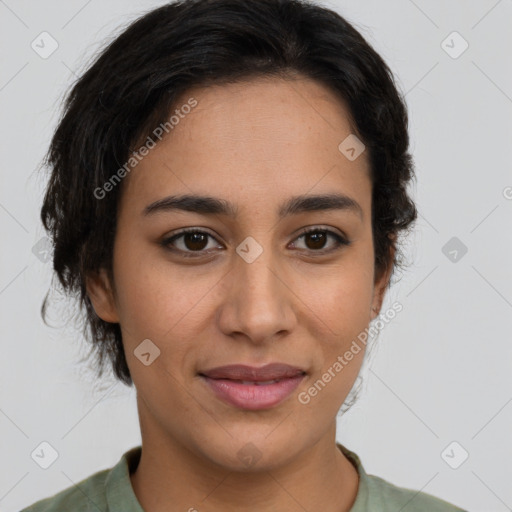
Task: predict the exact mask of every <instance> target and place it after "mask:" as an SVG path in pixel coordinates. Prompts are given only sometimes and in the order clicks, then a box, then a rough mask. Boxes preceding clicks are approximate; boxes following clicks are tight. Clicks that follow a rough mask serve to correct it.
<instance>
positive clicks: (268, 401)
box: [201, 375, 305, 411]
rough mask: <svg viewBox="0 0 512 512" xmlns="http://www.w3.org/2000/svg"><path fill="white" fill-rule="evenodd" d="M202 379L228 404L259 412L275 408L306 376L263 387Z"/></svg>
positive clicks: (225, 380) (224, 380) (230, 381)
mask: <svg viewBox="0 0 512 512" xmlns="http://www.w3.org/2000/svg"><path fill="white" fill-rule="evenodd" d="M201 377H202V379H203V380H204V381H205V382H206V383H207V384H208V386H209V387H210V389H212V390H213V392H214V393H215V394H216V395H217V396H218V397H219V398H221V399H222V400H224V401H225V402H227V403H228V404H231V405H234V406H235V407H238V408H240V409H247V410H251V411H257V410H260V409H269V408H270V407H274V406H276V405H277V404H279V403H281V402H282V401H283V400H285V399H286V398H288V397H289V396H290V395H291V394H292V393H293V391H294V390H295V389H296V388H297V386H298V385H299V384H300V383H301V382H302V380H303V379H304V377H305V375H298V376H297V377H293V378H288V379H283V380H281V381H279V382H275V383H273V384H264V385H261V386H260V385H254V384H242V383H241V382H239V381H235V380H228V379H210V378H209V377H205V376H201Z"/></svg>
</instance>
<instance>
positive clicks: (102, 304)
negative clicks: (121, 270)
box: [85, 268, 119, 323]
mask: <svg viewBox="0 0 512 512" xmlns="http://www.w3.org/2000/svg"><path fill="white" fill-rule="evenodd" d="M85 282H86V289H87V296H88V297H89V299H90V301H91V303H92V305H93V307H94V311H96V314H97V315H98V316H99V317H100V318H101V319H102V320H104V321H105V322H109V323H118V322H119V316H118V314H117V308H116V304H115V300H114V294H113V292H112V287H111V284H110V279H109V278H108V276H107V272H106V270H105V269H103V268H102V269H100V271H99V272H97V273H94V274H90V275H89V276H87V277H86V280H85Z"/></svg>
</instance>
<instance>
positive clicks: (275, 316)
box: [217, 249, 297, 344]
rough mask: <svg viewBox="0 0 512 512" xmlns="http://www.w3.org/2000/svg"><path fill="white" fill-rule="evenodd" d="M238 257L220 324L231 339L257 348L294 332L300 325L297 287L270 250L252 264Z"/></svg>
mask: <svg viewBox="0 0 512 512" xmlns="http://www.w3.org/2000/svg"><path fill="white" fill-rule="evenodd" d="M249 261H250V259H249V260H246V259H244V258H243V257H242V256H240V255H239V254H237V253H236V254H235V255H234V261H233V267H232V269H231V272H229V273H228V274H227V275H226V277H225V279H226V281H225V282H224V283H223V285H224V288H223V293H224V295H223V300H222V302H221V305H220V306H219V311H218V316H217V319H218V323H219V328H220V329H221V330H222V332H223V333H224V334H225V335H227V336H231V337H239V338H246V339H247V340H249V341H251V342H252V343H255V344H262V343H265V342H274V341H276V337H277V336H281V337H282V336H285V334H286V333H290V332H292V331H293V329H294V327H295V325H296V323H297V314H296V304H295V303H294V297H295V295H294V293H293V283H290V282H287V281H290V277H289V276H287V275H285V274H286V273H285V271H284V269H283V266H282V265H279V264H278V262H277V261H276V258H275V257H274V256H273V254H272V251H271V250H270V249H265V250H263V252H262V253H261V254H260V255H259V256H258V257H257V258H256V259H255V260H254V261H252V262H249Z"/></svg>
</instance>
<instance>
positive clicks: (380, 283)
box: [370, 238, 395, 320]
mask: <svg viewBox="0 0 512 512" xmlns="http://www.w3.org/2000/svg"><path fill="white" fill-rule="evenodd" d="M394 257H395V238H393V245H392V246H391V247H390V249H389V258H388V260H387V266H386V268H385V269H384V270H382V271H381V272H380V275H378V276H377V279H376V280H375V284H374V287H373V297H372V305H371V311H370V317H371V319H372V320H373V319H374V318H375V317H376V316H377V315H378V314H379V313H380V310H381V308H382V303H383V302H384V297H385V295H386V290H387V287H388V285H389V280H390V279H391V273H392V271H393V261H394Z"/></svg>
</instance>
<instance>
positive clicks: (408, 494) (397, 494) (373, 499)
mask: <svg viewBox="0 0 512 512" xmlns="http://www.w3.org/2000/svg"><path fill="white" fill-rule="evenodd" d="M366 478H367V483H368V499H369V502H370V503H371V505H373V506H375V507H377V508H375V510H377V509H378V510H381V511H382V512H387V511H388V510H390V511H391V510H393V511H396V510H399V509H401V508H400V507H402V508H404V511H405V510H407V512H464V510H463V509H461V508H459V507H456V506H455V505H452V504H450V503H448V502H446V501H444V500H441V499H440V498H436V497H435V496H432V495H430V494H426V493H423V492H420V491H415V490H412V489H406V488H404V487H397V486H395V485H393V484H391V483H389V482H387V481H386V480H383V479H382V478H380V477H378V476H374V475H367V476H366ZM384 504H385V505H386V507H383V505H384ZM397 507H398V509H397ZM371 510H373V508H372V509H371Z"/></svg>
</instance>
